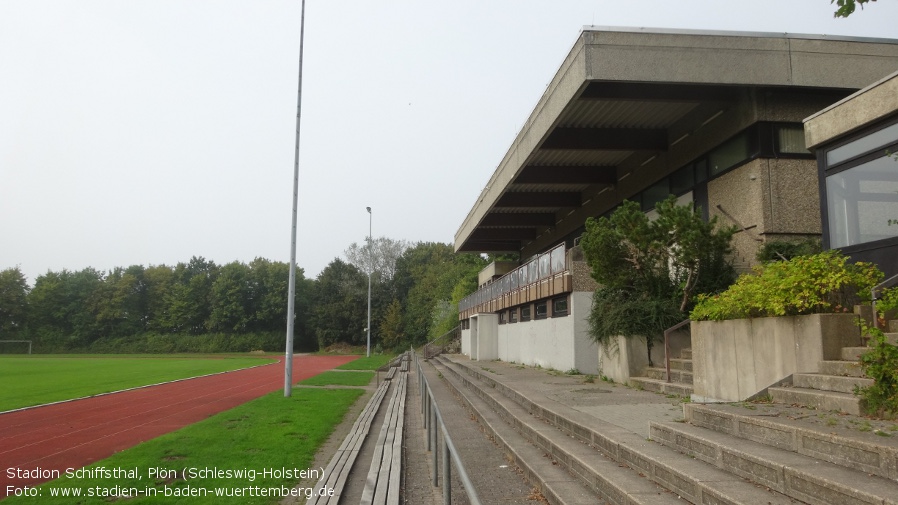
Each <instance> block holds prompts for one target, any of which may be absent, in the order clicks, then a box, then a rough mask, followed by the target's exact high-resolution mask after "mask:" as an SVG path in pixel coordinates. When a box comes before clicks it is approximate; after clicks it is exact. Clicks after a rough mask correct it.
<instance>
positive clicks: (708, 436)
mask: <svg viewBox="0 0 898 505" xmlns="http://www.w3.org/2000/svg"><path fill="white" fill-rule="evenodd" d="M651 427H652V438H653V439H654V440H657V441H659V442H661V443H662V444H664V445H666V446H668V447H671V448H673V449H676V450H679V451H682V452H684V453H686V454H688V455H690V456H693V457H695V458H697V459H699V460H701V461H704V462H706V463H709V464H712V465H714V466H716V467H717V468H720V469H721V470H725V471H727V472H729V473H732V474H735V475H739V476H741V477H743V478H746V479H749V480H751V481H753V482H756V483H758V484H761V485H764V486H767V487H769V488H770V489H773V490H776V491H778V492H780V493H783V494H784V495H786V496H790V497H792V498H795V499H796V500H802V501H805V502H808V503H815V504H822V505H843V504H845V503H858V504H861V503H865V504H871V505H872V504H877V505H878V504H882V503H884V502H885V501H886V500H887V499H894V498H895V497H898V484H896V483H894V482H890V481H889V480H888V479H885V478H882V477H878V476H871V475H867V474H865V473H863V472H859V471H856V470H850V469H848V468H845V467H842V466H838V465H834V464H832V463H827V462H825V461H820V460H817V459H814V458H810V457H808V456H804V455H802V454H797V453H794V452H791V451H787V450H783V449H777V448H775V447H771V446H767V445H762V444H758V443H756V442H752V441H750V440H744V439H739V438H735V437H732V436H730V435H726V434H723V433H718V432H715V431H711V430H707V429H705V428H701V427H698V426H692V425H689V424H685V423H654V422H653V423H651Z"/></svg>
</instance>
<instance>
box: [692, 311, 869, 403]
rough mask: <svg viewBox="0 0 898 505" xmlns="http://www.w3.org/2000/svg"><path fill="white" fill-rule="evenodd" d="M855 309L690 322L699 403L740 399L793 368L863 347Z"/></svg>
mask: <svg viewBox="0 0 898 505" xmlns="http://www.w3.org/2000/svg"><path fill="white" fill-rule="evenodd" d="M856 321H857V316H855V315H854V314H813V315H808V316H789V317H763V318H757V319H734V320H730V321H697V322H693V323H692V368H693V386H694V394H693V395H692V399H693V400H694V401H699V402H709V401H742V400H747V399H749V398H751V397H752V396H755V395H758V394H761V393H763V392H764V391H765V390H766V389H767V388H768V387H770V386H772V385H774V384H776V383H778V382H780V381H783V380H784V379H787V378H789V377H790V376H791V375H792V374H795V373H815V372H819V370H820V362H821V361H823V360H838V359H841V358H840V356H841V350H842V348H843V347H854V346H860V345H862V344H861V337H860V329H859V328H858V326H857V323H856Z"/></svg>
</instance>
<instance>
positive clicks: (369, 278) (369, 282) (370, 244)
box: [365, 207, 374, 357]
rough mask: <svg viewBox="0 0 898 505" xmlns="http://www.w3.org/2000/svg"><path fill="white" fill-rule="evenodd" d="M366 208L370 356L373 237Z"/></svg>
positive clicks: (369, 354)
mask: <svg viewBox="0 0 898 505" xmlns="http://www.w3.org/2000/svg"><path fill="white" fill-rule="evenodd" d="M365 209H367V210H368V352H367V353H366V354H365V357H371V271H372V270H374V262H373V261H372V259H371V246H372V245H373V242H374V239H373V238H372V237H371V207H365Z"/></svg>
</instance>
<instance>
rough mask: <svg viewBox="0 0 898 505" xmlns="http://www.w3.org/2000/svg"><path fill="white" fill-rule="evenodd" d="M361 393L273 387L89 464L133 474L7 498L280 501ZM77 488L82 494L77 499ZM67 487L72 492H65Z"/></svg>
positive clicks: (69, 481)
mask: <svg viewBox="0 0 898 505" xmlns="http://www.w3.org/2000/svg"><path fill="white" fill-rule="evenodd" d="M362 393H363V390H361V389H313V388H297V389H294V390H293V396H291V397H290V398H284V397H283V393H282V392H274V393H271V394H269V395H267V396H263V397H262V398H259V399H257V400H254V401H251V402H249V403H246V404H244V405H241V406H239V407H236V408H234V409H231V410H229V411H227V412H223V413H221V414H217V415H215V416H212V417H210V418H208V419H206V420H204V421H201V422H199V423H196V424H193V425H190V426H187V427H185V428H183V429H181V430H178V431H176V432H173V433H169V434H167V435H163V436H161V437H158V438H156V439H153V440H150V441H148V442H145V443H143V444H140V445H138V446H136V447H134V448H132V449H128V450H125V451H122V452H120V453H117V454H115V455H114V456H112V457H110V458H107V459H105V460H103V461H100V462H98V463H96V464H94V465H92V466H90V467H88V468H89V469H97V468H104V469H107V470H109V471H110V472H111V471H115V470H116V469H118V470H124V471H126V473H127V472H133V475H125V476H119V477H117V478H113V477H112V476H111V475H109V476H107V475H108V474H104V473H95V474H93V475H92V478H80V477H84V475H83V474H81V475H78V474H75V475H73V478H67V477H65V476H63V478H61V479H57V480H55V481H53V482H49V483H47V484H45V485H43V486H40V487H38V488H37V490H36V491H37V492H38V493H40V494H39V497H18V498H17V497H11V498H8V499H7V500H6V501H4V502H3V503H4V505H5V504H7V503H9V504H10V505H12V504H19V503H21V504H30V503H41V504H44V503H47V504H65V505H70V504H108V503H113V502H122V503H128V504H129V505H130V504H145V503H190V504H206V503H210V504H217V503H241V504H268V503H277V502H278V501H280V498H279V496H272V494H273V493H279V492H282V491H283V490H285V489H290V488H292V487H293V486H294V485H296V484H297V482H299V481H300V480H302V477H301V476H296V473H298V472H294V470H298V471H299V472H302V471H306V470H310V469H309V465H311V464H312V461H313V459H314V456H315V452H316V451H317V450H318V447H320V446H321V444H323V443H324V442H325V441H326V440H327V437H328V436H329V435H330V433H331V432H332V431H333V429H334V426H336V425H337V424H338V423H339V422H340V420H341V419H342V418H343V416H344V415H345V413H346V411H347V409H348V408H349V407H350V406H351V405H352V404H353V402H355V401H356V400H357V399H358V397H359V396H361V395H362ZM266 470H268V471H269V472H270V473H271V475H265V473H266ZM285 470H286V471H285ZM314 470H318V469H314ZM288 472H289V473H290V475H289V476H288ZM238 474H239V475H238ZM63 475H64V474H63ZM184 477H187V478H186V479H185V478H184ZM308 477H309V478H310V480H311V481H312V482H313V483H314V481H316V480H317V478H316V476H315V475H309V476H308ZM311 485H312V484H310V486H311ZM76 490H77V492H78V493H80V494H81V497H80V498H75V497H73V496H71V493H73V492H76ZM63 492H68V493H70V495H69V496H61V494H62V493H63ZM166 493H168V495H167V496H166ZM186 493H191V495H190V496H188V495H186ZM88 494H94V495H95V496H93V497H87V495H88ZM112 494H116V495H117V496H115V497H113V496H110V495H112ZM263 494H264V495H267V496H262V495H263ZM4 495H5V494H4ZM4 495H0V496H4ZM126 496H127V497H126ZM299 502H300V503H302V502H303V499H300V501H299Z"/></svg>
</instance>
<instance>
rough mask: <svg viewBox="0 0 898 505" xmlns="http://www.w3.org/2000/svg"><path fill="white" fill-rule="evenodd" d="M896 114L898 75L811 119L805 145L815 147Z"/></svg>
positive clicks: (807, 127) (814, 115) (807, 126)
mask: <svg viewBox="0 0 898 505" xmlns="http://www.w3.org/2000/svg"><path fill="white" fill-rule="evenodd" d="M892 68H894V66H893V67H892ZM895 111H898V72H894V73H892V74H890V75H888V76H886V77H885V78H883V79H882V80H880V81H877V82H875V83H872V84H870V85H869V86H867V87H866V88H864V89H862V90H860V91H858V92H857V93H855V94H853V95H851V96H849V97H847V98H845V99H844V100H842V101H840V102H838V103H836V104H833V105H831V106H830V107H827V108H825V109H823V110H821V111H820V112H817V113H816V114H813V115H812V116H810V117H808V118H807V119H806V120H805V124H804V133H805V143H806V144H807V145H808V148H815V147H817V146H819V145H820V144H823V143H826V142H830V141H832V140H835V139H836V138H838V137H841V136H843V135H847V134H849V133H852V132H854V131H857V130H859V129H860V128H863V127H864V126H867V125H870V124H873V123H875V122H876V121H880V120H882V119H885V118H886V117H888V116H890V115H891V114H893V113H894V112H895Z"/></svg>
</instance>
